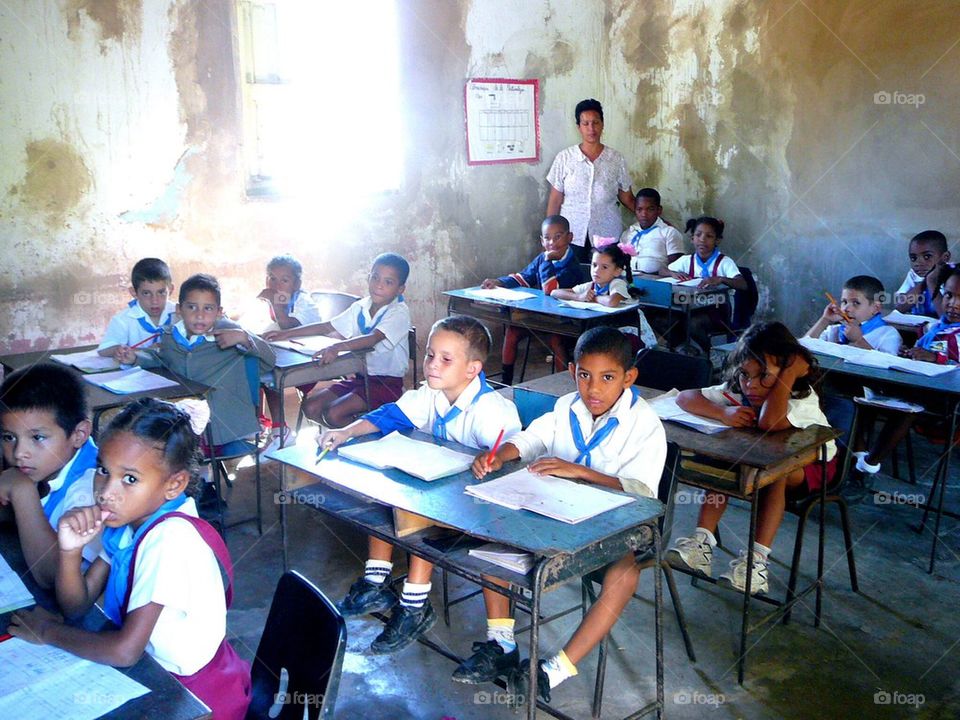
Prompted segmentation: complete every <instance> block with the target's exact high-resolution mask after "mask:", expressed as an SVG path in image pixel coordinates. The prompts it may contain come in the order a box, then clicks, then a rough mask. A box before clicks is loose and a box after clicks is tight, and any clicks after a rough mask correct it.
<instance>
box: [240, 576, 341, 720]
mask: <svg viewBox="0 0 960 720" xmlns="http://www.w3.org/2000/svg"><path fill="white" fill-rule="evenodd" d="M346 645H347V626H346V623H345V622H344V621H343V616H342V615H340V612H339V611H338V610H337V608H336V607H335V606H334V605H333V603H331V602H330V601H329V600H328V599H327V598H326V596H325V595H324V594H323V593H322V592H320V590H318V589H317V587H316V586H315V585H314V584H313V583H311V582H310V581H309V580H307V579H306V578H305V577H303V575H301V574H300V573H298V572H295V571H289V572H286V573H284V574H283V577H281V578H280V582H279V583H277V589H276V592H275V593H274V595H273V603H272V604H271V605H270V614H269V615H268V616H267V623H266V625H265V626H264V628H263V635H261V637H260V645H259V646H258V647H257V655H256V657H255V658H254V660H253V667H252V669H251V680H252V684H253V700H252V701H251V702H250V708H249V709H248V710H247V720H254V719H256V720H261V719H262V720H267V718H271V720H278V719H279V720H302V719H303V718H309V720H317V719H318V718H319V719H322V720H328V718H332V717H333V711H334V705H335V704H336V699H337V690H338V688H339V685H340V670H341V665H342V664H343V655H344V652H345V649H346ZM283 670H286V673H285V674H286V677H287V679H288V681H287V684H286V687H285V688H282V687H281V683H280V679H281V675H282V674H284V673H283V672H282V671H283ZM321 698H322V699H321ZM271 708H274V710H273V712H271Z"/></svg>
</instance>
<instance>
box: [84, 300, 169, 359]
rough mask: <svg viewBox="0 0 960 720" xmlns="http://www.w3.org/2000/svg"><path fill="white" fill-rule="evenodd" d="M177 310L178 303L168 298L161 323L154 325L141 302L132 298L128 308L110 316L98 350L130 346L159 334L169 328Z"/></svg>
mask: <svg viewBox="0 0 960 720" xmlns="http://www.w3.org/2000/svg"><path fill="white" fill-rule="evenodd" d="M176 310H177V306H176V304H174V303H173V302H171V301H169V300H167V304H166V306H164V308H163V314H162V315H161V316H160V324H159V325H154V324H153V321H152V320H151V319H150V316H148V315H147V313H146V311H145V310H144V309H143V308H142V307H140V303H139V302H138V301H137V300H136V299H133V300H131V301H130V302H129V303H128V304H127V307H126V308H124V309H123V310H121V311H120V312H118V313H117V314H116V315H114V316H113V317H112V318H110V322H109V324H108V325H107V332H106V333H105V334H104V336H103V340H101V341H100V344H99V345H98V346H97V350H106V349H107V348H112V347H116V346H118V345H127V346H128V347H129V346H132V345H136V344H137V343H139V342H142V341H144V340H146V339H147V338H148V337H150V336H151V335H157V334H159V333H161V332H163V330H164V329H169V328H170V325H171V323H172V322H173V316H174V314H175V313H176ZM158 342H160V338H156V339H154V340H151V341H149V342H145V343H144V344H143V345H142V346H141V347H149V346H151V345H154V344H156V343H158Z"/></svg>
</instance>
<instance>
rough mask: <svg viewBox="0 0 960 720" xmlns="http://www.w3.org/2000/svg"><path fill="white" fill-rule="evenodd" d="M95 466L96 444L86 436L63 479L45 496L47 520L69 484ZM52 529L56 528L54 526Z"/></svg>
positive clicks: (68, 487) (61, 499)
mask: <svg viewBox="0 0 960 720" xmlns="http://www.w3.org/2000/svg"><path fill="white" fill-rule="evenodd" d="M96 466H97V444H96V443H95V442H94V441H93V438H92V437H88V438H87V441H86V442H85V443H84V444H83V445H81V446H80V449H79V450H77V452H76V454H75V455H74V456H73V461H72V462H71V464H70V469H69V470H67V476H66V477H65V478H64V479H63V483H62V484H61V485H60V487H58V488H57V489H56V490H54V491H53V492H51V493H50V494H49V495H47V497H46V502H45V503H44V504H43V515H44V517H46V518H47V522H50V518H51V516H52V515H53V511H54V510H55V509H56V507H57V505H59V504H60V503H61V502H63V498H64V496H65V495H66V494H67V490H69V489H70V486H71V485H73V484H74V483H75V482H76V481H77V480H79V479H80V478H81V477H83V474H84V473H85V472H86V471H87V470H89V469H90V468H92V467H96ZM54 530H56V528H54Z"/></svg>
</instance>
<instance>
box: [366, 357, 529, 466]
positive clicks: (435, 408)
mask: <svg viewBox="0 0 960 720" xmlns="http://www.w3.org/2000/svg"><path fill="white" fill-rule="evenodd" d="M363 419H364V420H368V421H369V422H371V423H373V424H374V425H376V426H377V429H378V430H379V431H380V432H382V433H383V434H384V435H386V434H387V433H390V432H393V431H394V430H407V429H414V428H416V429H419V430H422V431H423V432H429V433H431V434H432V435H433V436H434V438H436V439H437V440H453V441H454V442H458V443H460V444H461V445H468V446H469V447H473V448H478V449H484V450H489V449H490V448H492V447H493V446H494V444H495V443H496V442H497V437H498V436H499V435H500V431H501V429H502V430H503V439H504V441H506V440H509V439H510V437H511V436H512V435H514V434H515V433H517V432H519V431H520V416H519V415H518V414H517V407H516V405H514V404H513V403H512V402H510V401H509V400H507V399H506V398H505V397H503V396H502V395H501V394H500V393H498V392H496V391H495V390H494V389H493V388H492V387H490V385H489V384H487V379H486V377H485V376H484V374H483V373H482V372H481V373H480V374H479V375H478V376H477V377H475V378H474V379H473V380H471V381H470V384H469V385H467V387H466V388H465V389H464V390H463V392H461V393H460V396H459V397H458V398H457V399H456V400H455V401H454V402H453V404H452V405H451V404H450V402H449V401H448V400H447V396H446V395H445V394H444V392H443V391H442V390H433V389H431V388H430V386H429V385H427V383H426V382H424V383H423V384H421V385H420V387H418V388H417V389H415V390H408V391H407V392H405V393H404V394H403V396H402V397H401V398H400V399H399V400H397V401H396V402H394V403H389V404H387V405H383V406H381V407H379V408H377V409H376V410H374V411H373V412H369V413H367V414H366V415H364V416H363Z"/></svg>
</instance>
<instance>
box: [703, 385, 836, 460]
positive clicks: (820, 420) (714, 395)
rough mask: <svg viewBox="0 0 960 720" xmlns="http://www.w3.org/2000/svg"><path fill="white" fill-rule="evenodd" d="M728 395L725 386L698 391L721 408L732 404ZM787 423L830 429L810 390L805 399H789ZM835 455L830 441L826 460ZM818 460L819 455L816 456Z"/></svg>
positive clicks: (797, 426)
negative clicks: (820, 426) (725, 395)
mask: <svg viewBox="0 0 960 720" xmlns="http://www.w3.org/2000/svg"><path fill="white" fill-rule="evenodd" d="M725 392H726V393H729V392H730V391H729V390H727V386H726V385H712V386H710V387H705V388H702V389H701V390H700V393H701V394H702V395H703V396H704V397H705V398H706V399H707V400H709V401H710V402H712V403H714V404H715V405H721V406H723V407H732V406H733V403H732V402H730V401H729V400H727V398H725V397H724V396H723V393H725ZM787 422H789V423H790V424H791V425H793V426H794V427H795V428H805V427H810V426H811V425H824V426H826V427H830V421H829V420H827V416H826V415H824V414H823V410H821V409H820V398H819V397H817V394H816V393H815V392H814V391H813V390H811V391H810V394H809V395H807V396H806V397H805V398H790V399H789V400H787ZM836 454H837V444H836V443H835V442H834V441H833V440H831V441H830V442H828V443H827V460H833V456H834V455H836ZM818 458H819V455H818Z"/></svg>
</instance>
